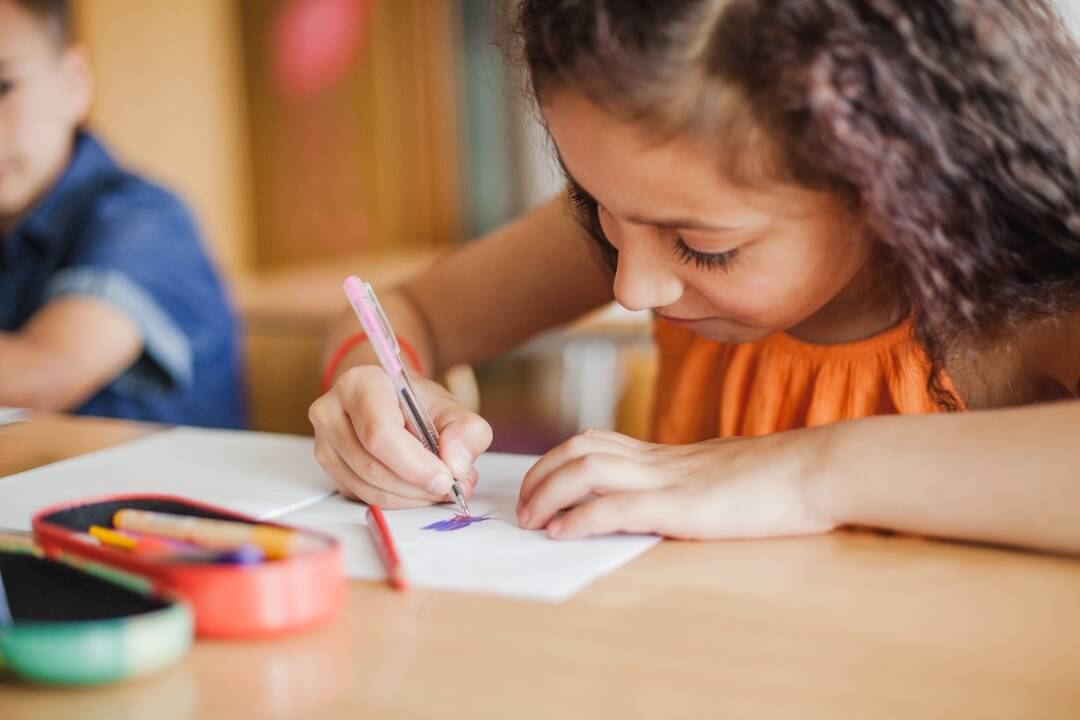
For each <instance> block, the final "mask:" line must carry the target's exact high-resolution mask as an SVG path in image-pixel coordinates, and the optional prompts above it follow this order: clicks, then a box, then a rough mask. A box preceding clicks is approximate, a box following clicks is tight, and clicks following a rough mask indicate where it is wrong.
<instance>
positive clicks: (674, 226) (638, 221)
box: [559, 157, 739, 233]
mask: <svg viewBox="0 0 1080 720" xmlns="http://www.w3.org/2000/svg"><path fill="white" fill-rule="evenodd" d="M559 164H560V165H561V166H562V171H563V174H564V175H565V176H566V182H567V184H569V185H570V187H571V188H572V189H573V191H574V192H576V193H577V194H578V195H579V196H584V197H586V198H588V199H589V200H590V201H591V202H596V200H595V199H594V198H593V196H592V194H591V193H589V191H588V190H586V189H585V188H583V187H582V186H581V183H579V182H578V181H577V180H575V179H574V176H573V175H571V174H570V171H569V170H567V169H566V164H565V163H563V162H562V157H559ZM626 221H627V222H630V223H633V224H635V225H651V226H652V227H658V228H665V229H669V230H699V231H701V232H715V233H725V232H735V231H737V230H739V228H736V227H729V226H724V225H712V224H710V223H706V222H702V221H701V220H697V219H695V218H679V217H676V218H647V217H643V216H640V215H630V216H628V217H627V218H626Z"/></svg>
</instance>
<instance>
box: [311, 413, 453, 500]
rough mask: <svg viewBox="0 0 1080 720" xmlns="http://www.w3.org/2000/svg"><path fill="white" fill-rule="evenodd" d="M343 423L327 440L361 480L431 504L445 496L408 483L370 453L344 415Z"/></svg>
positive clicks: (390, 491)
mask: <svg viewBox="0 0 1080 720" xmlns="http://www.w3.org/2000/svg"><path fill="white" fill-rule="evenodd" d="M340 426H341V428H342V429H341V430H340V431H338V432H330V433H328V440H329V442H330V445H331V447H333V449H334V450H335V451H336V452H337V454H338V456H339V457H340V458H341V459H342V460H343V461H344V462H345V464H346V465H347V466H348V468H349V470H351V471H352V472H353V474H354V475H356V477H357V478H358V479H359V480H361V481H363V482H366V483H367V484H369V485H372V486H374V487H377V488H380V489H382V490H385V491H386V492H388V493H390V494H391V495H398V496H401V497H407V498H413V499H415V500H424V501H425V502H427V503H428V504H431V503H437V502H442V501H443V500H444V499H445V498H444V496H443V495H439V494H436V493H432V492H428V491H427V490H425V489H424V488H421V487H417V486H416V485H414V484H412V483H408V482H405V480H403V479H402V478H400V477H398V476H397V474H396V473H394V471H393V470H391V469H390V468H388V467H387V466H386V465H385V464H384V463H382V462H381V461H380V460H379V459H378V458H376V457H375V456H374V455H372V454H371V453H369V452H367V450H365V449H364V448H363V446H361V445H360V443H359V442H358V441H357V439H356V436H355V435H354V434H353V432H352V427H351V426H350V425H349V424H348V419H347V418H344V417H343V418H342V422H341V423H340ZM421 452H427V450H423V449H421Z"/></svg>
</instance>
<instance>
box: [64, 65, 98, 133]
mask: <svg viewBox="0 0 1080 720" xmlns="http://www.w3.org/2000/svg"><path fill="white" fill-rule="evenodd" d="M60 63H61V73H62V74H63V82H64V85H65V91H66V93H65V94H66V97H67V102H66V103H65V105H66V109H67V111H68V116H69V119H70V120H71V124H72V125H73V126H74V125H78V124H79V123H81V122H82V121H83V120H85V119H86V116H87V115H88V114H89V113H90V104H91V103H92V102H93V100H94V73H93V71H92V70H91V69H90V61H89V60H88V59H87V56H86V51H85V50H84V49H83V48H82V47H81V46H78V45H73V46H71V47H69V48H67V49H66V50H64V54H63V57H62V58H61V59H60Z"/></svg>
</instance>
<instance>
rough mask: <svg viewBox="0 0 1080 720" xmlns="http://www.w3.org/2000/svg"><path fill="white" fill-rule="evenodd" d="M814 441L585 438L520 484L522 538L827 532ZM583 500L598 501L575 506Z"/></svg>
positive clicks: (799, 434) (816, 437) (812, 437)
mask: <svg viewBox="0 0 1080 720" xmlns="http://www.w3.org/2000/svg"><path fill="white" fill-rule="evenodd" d="M821 437H822V434H821V433H820V432H819V431H815V430H801V431H795V432H790V433H777V434H774V435H767V436H763V437H755V438H747V439H739V440H708V441H705V442H699V443H694V444H692V445H656V444H653V443H646V442H641V441H639V440H635V439H633V438H630V437H627V436H625V435H619V434H618V433H614V432H608V431H604V430H586V431H585V432H584V433H582V434H580V435H576V436H574V437H572V438H570V439H569V440H567V441H566V442H564V443H563V444H561V445H559V446H558V447H556V448H555V449H553V450H551V451H550V452H548V453H547V454H546V455H544V456H543V457H542V458H540V460H538V461H537V462H536V464H535V465H533V467H532V469H530V470H529V472H528V473H527V474H526V475H525V480H524V482H523V483H522V486H521V497H520V499H519V501H518V508H517V509H518V520H519V522H520V523H521V527H523V528H526V529H537V528H542V527H544V526H545V525H546V526H547V531H548V535H549V536H551V537H553V538H559V539H573V538H580V537H586V536H589V535H599V534H604V533H614V532H631V533H655V534H659V535H665V536H668V537H675V538H698V539H705V538H750V537H765V536H779V535H801V534H809V533H819V532H825V531H828V530H831V529H832V528H834V527H835V526H836V522H834V521H833V520H832V519H831V518H830V516H829V513H828V511H827V509H826V508H825V507H823V505H825V504H826V503H822V502H821V501H820V500H819V499H818V498H817V495H818V494H819V493H818V492H817V489H816V486H815V484H814V478H815V477H816V476H817V475H818V473H817V468H818V466H819V465H820V461H819V458H820V448H821V444H822V443H821V442H820V438H821ZM590 495H594V496H597V497H596V498H595V499H592V500H588V501H587V502H584V503H582V501H584V500H587V499H588V497H589V496H590ZM579 503H582V504H579ZM574 506H576V507H574ZM571 507H572V508H573V509H571V510H568V511H567V512H566V513H565V514H563V515H562V516H560V517H556V514H557V513H558V512H559V511H560V510H565V509H567V508H571Z"/></svg>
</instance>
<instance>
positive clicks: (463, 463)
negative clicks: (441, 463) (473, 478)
mask: <svg viewBox="0 0 1080 720" xmlns="http://www.w3.org/2000/svg"><path fill="white" fill-rule="evenodd" d="M450 464H451V465H452V466H453V467H452V468H451V469H452V470H453V471H454V474H455V475H457V476H458V477H460V478H463V477H468V475H469V470H470V468H472V464H473V456H472V453H470V452H469V451H468V450H466V449H465V448H464V447H462V446H461V445H457V446H456V447H454V448H453V449H452V450H451V451H450Z"/></svg>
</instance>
